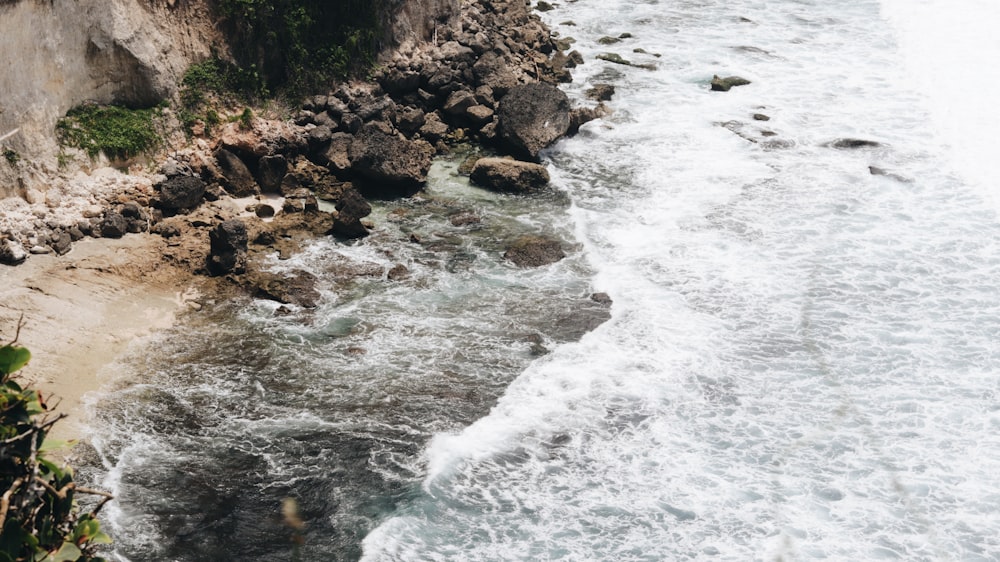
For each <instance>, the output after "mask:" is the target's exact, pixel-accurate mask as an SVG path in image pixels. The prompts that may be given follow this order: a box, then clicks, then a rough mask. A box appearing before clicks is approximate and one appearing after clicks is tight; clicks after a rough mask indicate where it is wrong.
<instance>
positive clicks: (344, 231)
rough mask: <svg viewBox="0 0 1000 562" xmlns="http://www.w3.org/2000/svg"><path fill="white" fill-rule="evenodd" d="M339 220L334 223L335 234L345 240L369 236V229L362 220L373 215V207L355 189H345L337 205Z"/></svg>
mask: <svg viewBox="0 0 1000 562" xmlns="http://www.w3.org/2000/svg"><path fill="white" fill-rule="evenodd" d="M336 209H337V218H336V219H335V220H334V221H333V233H334V234H337V235H339V236H343V237H345V238H361V237H362V236H367V235H368V228H367V227H366V226H365V225H364V224H362V222H361V219H363V218H365V217H367V216H368V215H370V214H371V213H372V206H371V205H369V204H368V201H365V198H364V197H362V196H361V194H360V193H358V191H357V190H356V189H354V188H353V187H349V188H347V189H344V191H343V192H342V193H341V194H340V198H339V200H338V201H337V203H336Z"/></svg>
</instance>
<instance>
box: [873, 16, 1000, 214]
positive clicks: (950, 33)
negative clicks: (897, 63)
mask: <svg viewBox="0 0 1000 562" xmlns="http://www.w3.org/2000/svg"><path fill="white" fill-rule="evenodd" d="M882 13H883V15H884V16H885V17H886V19H887V20H888V21H889V22H890V23H891V24H892V26H893V28H894V30H895V32H896V35H897V37H898V40H899V44H900V47H901V52H902V54H903V55H904V61H905V63H906V65H907V69H908V70H909V76H908V77H907V78H908V79H909V80H911V81H912V83H913V85H914V86H915V87H916V88H918V89H919V90H920V91H921V92H923V93H925V94H926V96H927V98H928V99H927V103H928V107H929V108H930V112H931V115H932V116H933V118H934V126H935V127H936V128H937V129H938V130H939V131H941V133H942V135H943V136H944V140H945V141H946V142H947V143H948V145H949V146H950V148H951V156H950V157H951V158H952V159H953V160H954V161H955V162H956V164H957V166H958V169H959V170H960V171H961V172H962V174H963V176H964V177H966V178H967V179H968V181H970V182H974V183H976V184H978V186H979V187H980V188H981V189H982V190H984V192H985V193H987V194H988V195H989V197H991V198H992V200H993V202H994V208H995V209H997V210H1000V183H998V181H997V178H998V177H1000V159H998V158H997V151H998V150H1000V111H997V110H996V95H995V93H996V91H997V89H998V88H1000V67H997V65H995V64H991V63H990V62H988V61H994V60H997V59H998V58H1000V36H998V35H997V27H998V26H1000V3H998V2H994V1H992V0H961V1H958V2H955V1H950V2H949V1H945V0H883V1H882Z"/></svg>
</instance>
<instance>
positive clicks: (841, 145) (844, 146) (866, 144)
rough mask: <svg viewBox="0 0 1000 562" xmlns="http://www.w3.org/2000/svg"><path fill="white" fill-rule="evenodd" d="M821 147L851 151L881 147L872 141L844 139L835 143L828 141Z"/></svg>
mask: <svg viewBox="0 0 1000 562" xmlns="http://www.w3.org/2000/svg"><path fill="white" fill-rule="evenodd" d="M823 146H828V147H830V148H836V149H838V150H853V149H856V148H875V147H878V146H882V143H879V142H876V141H873V140H865V139H851V138H845V139H837V140H835V141H830V142H828V143H826V144H825V145H823Z"/></svg>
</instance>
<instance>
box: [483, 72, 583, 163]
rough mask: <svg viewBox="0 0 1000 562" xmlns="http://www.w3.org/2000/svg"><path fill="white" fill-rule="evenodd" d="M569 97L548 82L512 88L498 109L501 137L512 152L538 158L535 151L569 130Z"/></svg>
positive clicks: (536, 159)
mask: <svg viewBox="0 0 1000 562" xmlns="http://www.w3.org/2000/svg"><path fill="white" fill-rule="evenodd" d="M570 110H571V108H570V103H569V98H568V97H566V94H565V93H563V91H562V90H560V89H559V88H556V87H555V86H553V85H551V84H547V83H544V82H538V83H535V84H525V85H523V86H517V87H515V88H512V89H511V90H510V92H508V93H507V95H506V96H504V97H503V98H502V99H501V100H500V107H499V109H498V111H497V117H498V118H499V133H500V140H501V143H502V144H503V146H504V148H506V149H507V150H509V151H510V152H511V153H512V154H514V155H516V156H519V157H523V158H528V159H530V160H533V161H536V162H537V161H538V153H539V151H541V150H542V149H543V148H545V147H547V146H549V145H550V144H552V143H554V142H555V141H556V140H557V139H558V138H560V137H562V136H563V135H565V134H566V133H567V131H569V128H570V124H571V119H570Z"/></svg>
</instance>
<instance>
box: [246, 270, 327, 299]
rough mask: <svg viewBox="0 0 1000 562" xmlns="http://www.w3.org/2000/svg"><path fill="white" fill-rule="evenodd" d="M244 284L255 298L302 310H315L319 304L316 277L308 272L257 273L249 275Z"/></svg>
mask: <svg viewBox="0 0 1000 562" xmlns="http://www.w3.org/2000/svg"><path fill="white" fill-rule="evenodd" d="M246 282H247V285H248V286H249V287H250V290H251V292H252V293H253V295H254V296H255V297H257V298H262V299H268V300H273V301H277V302H280V303H282V304H294V305H297V306H301V307H303V308H316V305H317V304H318V303H319V299H320V294H319V291H317V290H316V276H315V275H313V274H312V273H309V272H308V271H304V270H301V269H296V270H293V271H292V272H291V273H290V274H282V273H272V272H269V271H259V272H255V273H251V274H249V275H248V278H247V280H246Z"/></svg>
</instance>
